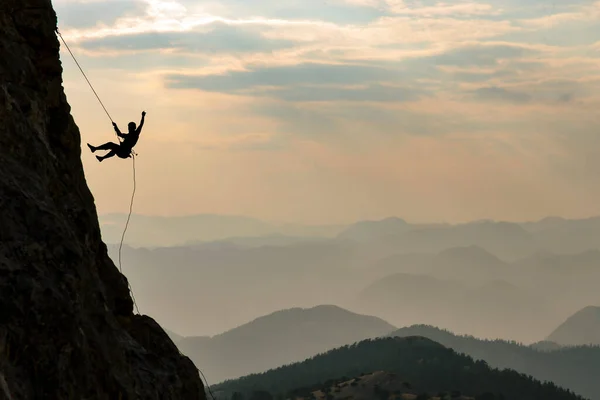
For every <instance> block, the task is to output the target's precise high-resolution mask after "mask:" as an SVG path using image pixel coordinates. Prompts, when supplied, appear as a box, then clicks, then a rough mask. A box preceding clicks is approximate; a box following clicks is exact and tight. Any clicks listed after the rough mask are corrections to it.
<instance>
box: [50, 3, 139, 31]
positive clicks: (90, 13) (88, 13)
mask: <svg viewBox="0 0 600 400" xmlns="http://www.w3.org/2000/svg"><path fill="white" fill-rule="evenodd" d="M146 6H147V4H146V3H145V2H143V1H136V0H112V1H106V0H103V1H87V2H68V3H65V2H59V3H56V4H55V5H54V9H55V11H56V14H57V16H58V24H59V27H61V28H90V27H94V26H96V25H98V24H104V25H112V24H114V23H115V22H116V21H117V20H118V19H119V18H123V17H134V16H143V15H145V9H146Z"/></svg>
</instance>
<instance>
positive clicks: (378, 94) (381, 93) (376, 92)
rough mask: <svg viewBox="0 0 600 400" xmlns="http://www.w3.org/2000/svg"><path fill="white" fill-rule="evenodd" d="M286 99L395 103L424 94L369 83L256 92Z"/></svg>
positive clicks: (411, 99)
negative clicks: (347, 86)
mask: <svg viewBox="0 0 600 400" xmlns="http://www.w3.org/2000/svg"><path fill="white" fill-rule="evenodd" d="M257 94H259V95H265V96H269V97H275V98H278V99H281V100H286V101H298V102H309V101H327V102H385V103H396V102H406V101H414V100H417V99H419V98H420V97H421V96H424V95H425V92H424V91H423V90H416V89H412V88H406V87H395V86H387V85H380V84H370V85H366V86H365V87H360V88H344V87H337V88H336V87H328V86H301V87H287V88H284V89H280V90H266V91H264V92H259V93H257Z"/></svg>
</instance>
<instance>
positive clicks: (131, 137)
mask: <svg viewBox="0 0 600 400" xmlns="http://www.w3.org/2000/svg"><path fill="white" fill-rule="evenodd" d="M56 33H57V34H58V36H59V37H60V39H61V40H62V42H63V43H64V45H65V47H66V48H67V50H68V51H69V54H71V57H72V58H73V61H75V64H77V67H78V68H79V71H81V74H82V75H83V77H84V78H85V80H86V81H87V83H88V85H89V86H90V88H91V89H92V92H94V95H96V98H97V99H98V102H99V103H100V105H101V106H102V108H103V109H104V112H105V113H106V115H107V116H108V119H110V122H111V123H112V125H113V127H114V129H115V133H116V135H117V139H119V141H120V139H121V138H123V141H122V142H120V144H116V143H106V144H104V145H101V146H98V147H95V146H92V145H90V144H89V143H88V147H89V148H90V150H91V151H92V153H94V152H96V150H110V153H108V154H107V155H105V156H103V157H100V156H96V158H97V159H98V161H102V160H104V159H105V158H109V157H112V156H114V155H117V156H118V157H120V158H129V157H131V158H132V167H133V193H132V194H131V202H130V204H129V214H128V216H127V222H126V223H125V228H124V229H123V234H122V235H121V243H120V244H119V271H120V272H121V273H123V268H122V266H121V250H122V248H123V241H124V240H125V233H126V232H127V228H128V227H129V220H130V219H131V214H132V213H133V200H134V198H135V190H136V177H135V175H136V173H135V156H136V155H137V154H136V153H135V152H134V151H133V146H135V144H136V143H137V140H138V138H139V135H140V132H141V130H142V126H143V125H144V119H145V116H146V112H145V111H144V112H142V121H141V122H140V125H139V127H137V128H136V126H135V123H134V122H130V123H129V133H128V134H122V133H121V131H120V130H119V128H118V127H117V124H116V123H115V122H114V121H113V119H112V117H111V116H110V113H109V112H108V110H107V109H106V107H105V106H104V103H102V100H101V99H100V96H98V93H96V90H95V89H94V86H93V85H92V83H91V82H90V80H89V79H88V77H87V75H86V74H85V72H84V71H83V68H81V65H80V64H79V62H78V61H77V58H76V57H75V55H74V54H73V52H72V51H71V48H70V47H69V45H68V44H67V42H66V41H65V39H64V38H63V36H62V34H61V33H60V31H59V30H58V27H57V28H56ZM127 285H128V287H129V292H130V293H131V298H132V300H133V305H134V306H135V310H136V312H137V313H138V314H139V313H140V310H139V309H138V306H137V303H136V301H135V296H134V295H133V290H132V289H131V285H130V284H129V281H128V282H127Z"/></svg>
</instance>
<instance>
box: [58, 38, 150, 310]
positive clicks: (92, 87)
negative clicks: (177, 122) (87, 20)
mask: <svg viewBox="0 0 600 400" xmlns="http://www.w3.org/2000/svg"><path fill="white" fill-rule="evenodd" d="M56 33H57V34H58V36H59V37H60V39H61V40H62V42H63V43H64V45H65V47H66V48H67V50H68V51H69V54H71V57H72V58H73V61H75V64H77V67H78V68H79V70H80V71H81V74H82V75H83V77H84V78H85V80H86V81H87V83H88V85H90V88H91V89H92V92H94V94H95V95H96V98H97V99H98V102H99V103H100V105H101V106H102V108H103V109H104V112H105V113H106V115H107V116H108V119H110V122H111V123H113V124H114V121H113V119H112V117H111V116H110V114H109V112H108V110H107V109H106V107H105V106H104V103H102V100H101V99H100V96H98V93H96V90H95V89H94V86H93V85H92V83H91V82H90V80H89V79H88V77H87V75H86V74H85V72H84V71H83V68H81V65H79V62H78V61H77V58H76V57H75V55H74V54H73V52H72V51H71V48H70V47H69V45H68V44H67V42H66V41H65V38H63V36H62V34H61V33H60V31H59V30H58V27H56ZM115 134H116V132H115ZM117 139H118V140H119V141H120V138H119V135H117ZM135 156H136V153H135V152H134V151H133V149H132V150H131V157H132V159H133V193H132V194H131V203H130V204H129V215H128V216H127V222H126V223H125V229H123V234H122V235H121V243H120V244H119V271H120V272H121V274H122V273H123V268H122V267H121V250H122V248H123V240H124V239H125V233H126V232H127V228H128V227H129V220H130V219H131V214H132V212H133V199H134V198H135V188H136V182H135ZM127 286H128V288H129V293H131V298H132V300H133V305H134V306H135V310H136V312H137V313H138V314H139V313H140V310H139V309H138V306H137V303H136V301H135V296H134V295H133V290H132V289H131V285H130V284H129V280H128V281H127Z"/></svg>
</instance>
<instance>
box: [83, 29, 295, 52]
mask: <svg viewBox="0 0 600 400" xmlns="http://www.w3.org/2000/svg"><path fill="white" fill-rule="evenodd" d="M292 45H293V43H292V42H290V41H287V40H279V39H269V38H265V37H263V36H262V35H261V33H260V32H259V31H258V30H257V29H255V28H253V27H247V26H232V25H228V24H225V23H221V22H217V23H212V24H210V25H207V26H205V27H203V29H202V30H200V29H197V30H193V31H185V32H147V33H138V34H131V35H113V36H107V37H102V38H97V39H84V40H82V41H81V42H79V46H81V47H83V48H84V49H87V50H176V51H178V52H188V53H198V52H200V53H221V52H263V51H273V50H277V49H282V48H285V47H291V46H292Z"/></svg>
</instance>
